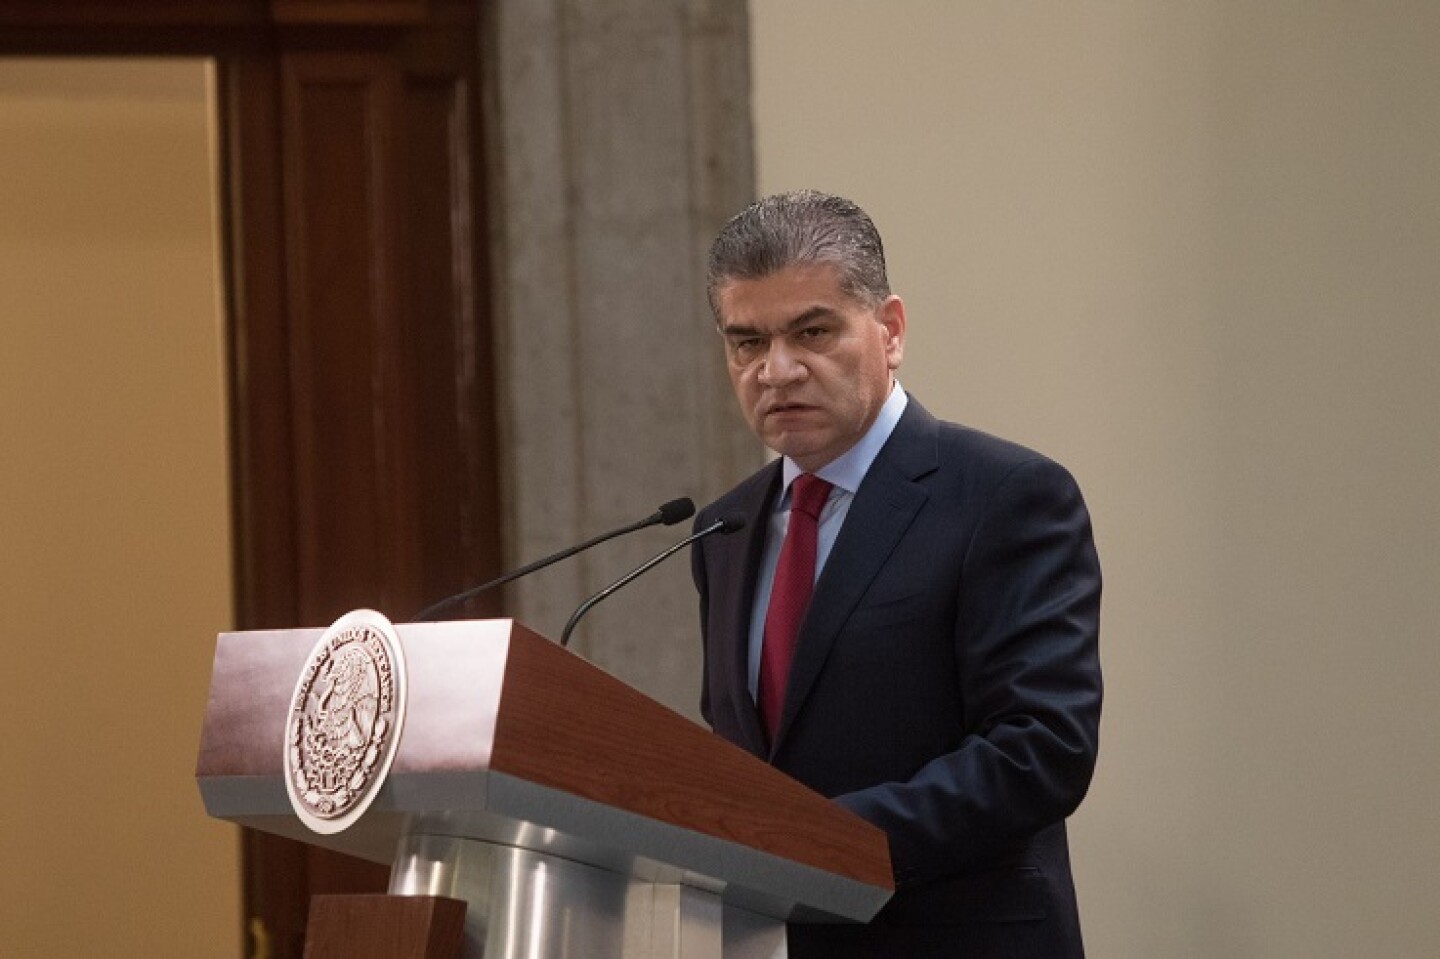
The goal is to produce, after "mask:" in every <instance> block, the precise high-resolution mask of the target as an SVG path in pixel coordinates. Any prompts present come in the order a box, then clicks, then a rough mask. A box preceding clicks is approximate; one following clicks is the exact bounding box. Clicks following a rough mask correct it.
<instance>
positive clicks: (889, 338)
mask: <svg viewBox="0 0 1440 959" xmlns="http://www.w3.org/2000/svg"><path fill="white" fill-rule="evenodd" d="M876 319H878V320H879V321H880V325H881V326H883V327H884V328H885V359H886V361H887V362H888V363H889V364H890V369H892V370H894V369H899V368H900V360H901V359H902V358H903V357H904V355H905V303H904V302H903V301H902V300H901V299H900V297H898V296H896V295H894V294H893V293H892V294H891V295H889V296H887V297H886V298H885V300H884V302H882V303H881V304H880V308H879V312H877V313H876Z"/></svg>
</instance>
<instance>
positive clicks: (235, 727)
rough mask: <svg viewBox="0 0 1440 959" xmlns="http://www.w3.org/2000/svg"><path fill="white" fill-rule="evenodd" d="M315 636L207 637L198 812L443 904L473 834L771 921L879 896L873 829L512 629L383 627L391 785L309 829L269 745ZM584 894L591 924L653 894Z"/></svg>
mask: <svg viewBox="0 0 1440 959" xmlns="http://www.w3.org/2000/svg"><path fill="white" fill-rule="evenodd" d="M322 632H323V630H319V629H303V630H283V631H255V632H246V633H225V634H222V635H221V636H220V637H219V640H218V643H217V646H216V653H215V666H214V673H213V678H212V682H211V688H210V698H209V702H208V705H207V708H206V715H205V723H204V730H203V733H202V736H201V745H200V753H199V759H198V763H197V778H198V780H199V785H200V791H201V794H202V796H203V799H204V802H205V806H206V809H207V811H208V812H209V813H210V814H211V815H212V816H216V817H219V818H223V819H227V820H230V821H232V822H236V823H240V824H243V825H246V826H251V827H254V828H257V829H261V830H266V831H269V832H273V833H277V834H280V835H285V836H289V837H291V838H295V839H299V840H302V841H304V842H308V843H314V844H317V845H322V846H327V847H329V848H333V849H338V850H340V851H342V852H346V853H349V854H351V855H357V856H361V857H364V858H367V859H371V860H374V861H377V862H389V863H392V878H391V890H392V892H396V891H402V892H427V891H428V892H439V893H441V894H446V895H449V894H453V892H454V887H453V886H450V887H445V888H436V887H434V880H433V878H432V879H426V878H425V877H426V876H433V875H438V874H439V872H444V871H446V870H452V871H453V869H455V868H459V867H460V866H463V864H464V862H466V861H468V860H470V859H473V858H474V856H476V855H480V853H477V852H475V851H474V850H470V851H464V850H460V849H459V847H458V846H457V844H465V843H472V844H478V846H477V848H478V849H480V850H481V851H482V852H483V854H484V856H483V857H482V858H484V857H488V858H486V863H487V865H485V866H484V868H486V869H497V870H498V869H500V868H501V865H502V860H504V863H508V865H505V866H504V868H505V869H506V870H509V871H508V872H507V873H505V874H506V875H509V874H516V875H518V874H519V873H520V872H524V871H525V870H530V871H531V872H533V871H534V870H533V869H532V867H531V866H529V865H526V866H523V868H522V866H519V865H516V862H517V860H514V859H513V858H511V859H507V858H505V857H507V856H513V855H516V854H518V855H521V856H523V857H527V858H525V862H527V863H528V862H530V861H531V859H533V858H534V857H542V859H543V862H542V863H541V867H540V869H539V873H540V874H544V875H549V876H551V877H552V878H551V879H549V880H547V881H550V882H552V883H553V882H556V881H558V880H556V879H554V878H553V877H555V876H559V875H561V874H564V873H565V872H566V870H570V871H571V872H573V873H574V874H575V876H576V878H575V880H574V888H579V887H580V886H583V885H586V884H591V885H593V883H594V882H595V879H594V877H597V876H598V877H609V876H618V877H621V878H622V879H623V880H624V881H625V882H626V883H631V884H633V883H636V882H640V883H646V884H658V885H662V886H667V887H668V886H674V887H679V888H681V889H683V890H686V891H687V892H686V893H685V895H682V896H680V899H681V900H683V901H685V902H690V901H691V900H687V899H686V898H685V896H686V895H689V893H690V892H697V893H699V894H701V895H703V896H712V897H715V899H716V900H717V901H718V902H719V903H721V904H722V905H723V907H724V908H725V909H727V910H738V911H739V912H740V913H744V914H747V915H752V916H758V917H762V918H764V919H766V920H768V921H771V922H774V923H779V922H783V921H786V920H791V921H795V920H799V921H865V920H868V919H869V918H871V917H872V916H873V915H874V914H875V912H877V911H878V910H879V909H880V907H881V906H882V905H883V904H884V903H885V901H886V900H887V899H888V898H889V895H890V893H891V891H892V884H891V876H890V864H889V856H888V850H887V846H886V840H885V837H884V834H883V833H881V832H880V831H879V830H878V829H876V828H874V827H872V826H870V825H869V824H867V823H865V822H863V821H861V820H860V819H859V818H857V817H855V816H854V815H852V814H851V813H849V812H847V811H846V810H844V809H842V808H840V807H839V806H837V805H835V804H834V803H831V802H829V801H828V800H826V799H825V798H824V797H822V796H819V795H818V794H816V793H814V792H813V791H811V790H809V789H807V788H806V787H804V786H802V785H800V784H799V783H796V782H795V781H794V780H791V779H790V778H788V777H787V776H785V775H784V774H782V773H780V772H778V771H776V770H775V769H773V768H771V767H769V766H768V765H766V764H765V763H763V762H760V761H759V760H757V759H755V758H754V757H752V756H750V755H749V754H747V753H745V752H744V751H743V750H740V749H739V748H737V747H735V746H733V745H732V744H730V743H728V742H725V741H724V740H722V739H720V738H719V737H717V736H715V735H714V734H712V733H710V732H709V731H708V730H705V729H702V728H700V727H699V726H696V725H695V724H694V723H692V722H690V721H689V720H687V719H685V718H684V717H682V716H680V715H678V714H676V713H674V712H672V711H671V710H669V709H666V708H665V707H663V706H661V705H659V704H657V703H655V702H654V701H652V700H650V699H649V698H647V697H646V696H644V695H642V694H641V693H639V692H637V691H635V690H633V689H631V688H630V687H628V686H626V685H625V684H624V683H622V682H620V681H619V680H617V679H615V678H614V677H612V676H610V675H608V674H607V673H605V672H603V671H601V670H600V669H598V668H596V667H594V666H593V665H591V664H590V663H588V662H586V661H585V660H583V659H581V658H580V657H578V656H576V655H575V654H573V653H571V652H569V651H567V650H564V649H561V648H560V647H558V646H556V645H555V644H553V643H551V642H549V641H547V640H545V639H543V638H542V637H540V636H537V635H536V634H534V633H533V632H531V631H529V630H527V629H526V628H525V627H523V626H520V625H518V624H515V623H513V622H512V621H510V620H481V621H464V622H450V623H425V624H413V625H400V626H397V632H398V634H399V637H400V644H401V648H402V649H403V653H404V657H405V663H406V672H407V674H408V689H409V691H408V706H407V710H406V718H405V722H404V727H403V731H402V735H401V737H400V742H399V745H398V749H397V752H396V754H395V758H394V762H393V764H392V766H391V769H390V773H389V776H388V778H387V779H386V781H385V783H384V785H383V786H382V787H381V788H380V790H379V792H378V793H377V795H376V797H375V799H374V801H373V803H372V804H371V806H370V808H369V810H368V811H367V812H366V813H365V815H364V816H363V817H361V818H360V819H359V820H358V821H357V822H356V823H355V824H354V825H352V826H351V827H350V828H349V829H347V830H345V831H343V832H339V833H335V834H332V835H320V834H317V833H313V832H311V831H310V830H309V829H308V828H307V827H306V826H305V825H303V824H302V823H301V822H300V820H299V819H298V818H297V817H296V816H295V814H294V812H293V811H292V809H291V807H290V802H289V798H288V796H287V794H286V789H285V783H284V779H283V758H282V743H283V740H284V727H285V723H286V720H287V717H288V709H289V705H290V704H289V699H290V697H291V695H292V694H293V692H294V688H295V681H296V678H297V677H298V676H299V675H300V671H301V668H302V666H303V664H304V662H305V661H306V659H307V657H308V656H309V653H310V651H311V649H312V647H313V646H314V644H315V642H316V641H317V640H318V638H319V637H320V635H321V633H322ZM437 848H441V849H442V851H441V852H438V853H437V852H434V850H435V849H437ZM511 851H518V853H514V852H511ZM546 864H548V865H546ZM437 870H438V871H439V872H437ZM547 870H548V872H547ZM585 870H592V871H596V872H593V874H592V872H587V871H585ZM489 882H490V881H489V880H486V883H489ZM566 882H567V883H568V882H569V880H566ZM427 883H428V884H429V885H427ZM482 886H484V887H485V888H488V886H485V884H483V883H482ZM557 888H558V887H557ZM566 888H571V886H568V885H567V886H566ZM595 888H597V889H598V888H600V887H598V886H596V887H595ZM490 894H491V893H489V892H486V893H484V895H490ZM476 895H480V894H479V893H477V894H476ZM584 895H586V896H589V897H590V900H591V901H592V902H593V903H596V905H594V909H595V910H597V911H599V912H602V913H607V914H608V913H613V912H615V911H616V910H621V911H624V910H631V909H633V908H634V901H635V900H636V899H637V897H640V896H642V895H643V896H649V897H650V898H651V899H656V897H655V895H654V894H652V893H650V892H643V893H637V892H636V889H635V887H633V885H632V886H627V887H625V889H623V890H620V891H615V892H593V893H585V894H584ZM667 895H668V894H667ZM540 898H541V899H543V898H544V896H541V897H540ZM661 898H663V897H661ZM656 901H658V899H657V900H656ZM691 904H692V906H693V905H694V903H693V902H692V903H691ZM471 905H472V910H474V909H476V908H481V909H482V910H483V903H482V904H479V905H478V906H477V904H476V903H474V902H472V904H471ZM549 907H550V906H547V905H546V904H544V903H540V904H536V903H531V904H529V905H527V906H524V908H549ZM506 908H510V909H515V908H521V907H520V906H517V905H515V904H514V903H511V904H510V905H509V906H507V907H506ZM695 908H699V909H700V911H701V912H704V908H703V907H695ZM471 921H472V922H479V921H481V920H480V919H478V918H476V917H475V916H472V920H471ZM667 921H668V920H667ZM727 922H728V920H727ZM651 938H653V936H652V937H651ZM624 948H625V949H627V950H628V949H629V948H630V947H629V946H626V947H624ZM579 954H580V955H584V954H585V953H579ZM616 954H617V955H618V954H622V953H616ZM623 954H625V955H630V954H632V953H631V952H628V951H626V952H624V953H623ZM634 954H637V955H638V954H640V953H634ZM728 954H729V953H727V955H728ZM757 954H758V953H757ZM557 955H558V953H557ZM596 955H599V953H596ZM646 955H649V953H646Z"/></svg>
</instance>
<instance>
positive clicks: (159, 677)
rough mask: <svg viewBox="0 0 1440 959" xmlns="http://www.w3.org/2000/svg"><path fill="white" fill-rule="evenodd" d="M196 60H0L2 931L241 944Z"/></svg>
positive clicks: (10, 945)
mask: <svg viewBox="0 0 1440 959" xmlns="http://www.w3.org/2000/svg"><path fill="white" fill-rule="evenodd" d="M211 101H212V95H211V91H210V89H209V71H208V68H207V67H206V65H205V64H204V63H202V62H200V61H174V62H169V63H159V62H148V61H128V62H125V63H120V62H113V61H112V62H105V61H88V62H85V61H75V62H70V63H58V62H52V61H36V60H0V171H3V177H0V358H3V371H4V374H3V376H0V544H3V551H0V633H3V639H0V650H3V660H0V677H3V683H0V686H3V690H4V692H3V696H0V716H3V717H4V719H5V733H4V736H3V746H0V755H3V763H0V821H3V827H0V863H3V866H0V953H3V954H4V955H6V956H181V955H184V956H208V955H220V956H223V955H235V954H236V953H237V952H238V943H239V937H238V929H239V913H240V906H239V871H238V865H237V861H238V853H237V839H236V835H235V833H234V831H233V829H232V828H231V827H229V826H226V825H224V824H218V823H214V822H211V821H209V820H207V819H206V818H205V816H204V812H203V809H202V807H201V804H200V799H199V796H198V793H197V792H196V789H195V785H194V762H195V748H196V744H197V740H198V736H199V729H200V719H201V715H202V712H203V709H204V698H205V692H206V687H207V684H208V679H209V667H210V656H211V652H212V649H213V637H214V634H215V633H216V631H218V630H220V629H222V628H226V627H227V626H228V624H229V621H230V568H229V555H230V554H229V533H228V512H227V511H228V506H227V500H226V496H227V493H226V490H227V480H226V455H225V424H224V388H223V381H222V370H223V366H222V354H221V350H222V346H221V326H220V322H219V299H218V295H217V273H216V247H215V216H214V210H213V205H212V201H211V196H212V183H213V180H212V166H213V160H212V156H213V154H212V151H211V144H210V139H211V132H210V119H211V115H212V111H211Z"/></svg>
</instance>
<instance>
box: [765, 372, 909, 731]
mask: <svg viewBox="0 0 1440 959" xmlns="http://www.w3.org/2000/svg"><path fill="white" fill-rule="evenodd" d="M936 435H937V424H936V422H935V419H934V417H932V416H931V415H930V414H929V413H928V412H926V411H925V409H924V408H922V407H921V406H920V404H919V403H917V402H916V401H915V400H914V399H913V398H912V399H911V400H910V402H909V404H908V405H907V406H906V408H905V413H904V415H903V416H902V417H901V418H900V422H899V423H897V424H896V426H895V431H894V432H893V433H891V434H890V439H889V440H887V441H886V443H885V446H884V447H882V448H881V450H880V454H879V455H878V456H877V457H876V458H875V462H874V463H872V464H871V466H870V470H869V472H868V473H866V475H865V479H864V481H863V482H862V483H861V484H860V488H859V489H858V490H856V492H855V499H854V501H853V502H851V504H850V511H849V513H848V514H846V517H845V525H844V526H843V527H842V528H841V530H840V536H839V538H838V539H836V541H835V546H834V547H833V548H832V549H831V551H830V557H829V559H827V560H826V562H825V568H824V569H823V570H822V571H821V573H820V579H819V580H818V581H817V582H816V584H815V592H814V595H813V596H812V598H811V601H810V608H809V611H808V612H807V613H806V615H805V621H804V623H803V624H802V625H801V627H800V641H799V644H798V646H797V648H796V650H795V659H794V661H793V662H792V663H791V664H790V678H789V682H788V685H787V688H786V691H785V708H784V711H783V713H782V714H781V717H780V727H779V730H778V731H777V734H776V737H775V742H774V743H773V744H772V745H771V749H770V755H771V756H772V757H773V756H775V754H776V752H777V751H778V749H779V747H780V746H781V744H783V743H784V741H785V734H786V733H787V732H788V731H789V728H790V726H791V725H792V724H793V723H794V720H795V717H796V715H797V714H799V712H800V711H801V710H802V709H803V708H804V705H805V699H806V697H807V696H808V695H809V693H810V690H811V688H812V687H813V686H814V684H815V681H816V679H817V678H818V677H819V676H820V673H821V670H822V669H823V668H824V666H825V660H826V659H827V658H828V657H829V655H830V649H831V648H832V647H833V646H834V643H835V638H836V637H837V636H838V635H839V633H840V630H841V627H843V626H844V625H845V621H846V620H847V619H849V618H850V615H851V614H852V613H853V612H854V611H855V608H856V606H858V605H859V603H860V597H861V596H863V595H864V594H865V591H866V590H867V589H868V588H869V587H870V583H871V582H872V581H873V580H874V579H875V577H876V576H877V575H878V574H879V572H880V570H881V568H883V567H884V565H885V563H886V562H887V561H888V560H889V559H890V556H891V554H892V553H893V552H894V550H895V547H896V546H897V545H898V544H899V542H900V539H901V537H902V536H904V534H905V531H906V530H907V529H909V527H910V525H911V523H913V522H914V520H915V516H916V514H917V513H919V512H920V508H921V506H923V505H924V504H925V501H926V499H928V498H929V494H928V493H927V492H926V491H925V488H924V487H923V486H922V485H921V484H920V483H918V482H916V480H918V479H919V478H920V477H921V476H924V475H925V474H926V473H929V472H932V471H933V470H934V469H935V468H936V465H937V463H938V453H937V450H936ZM751 595H752V597H753V595H754V592H753V584H752V587H751Z"/></svg>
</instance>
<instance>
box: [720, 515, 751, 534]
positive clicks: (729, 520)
mask: <svg viewBox="0 0 1440 959" xmlns="http://www.w3.org/2000/svg"><path fill="white" fill-rule="evenodd" d="M720 524H721V525H720V532H721V534H722V535H724V534H728V533H734V532H737V531H739V530H742V529H744V528H745V514H744V513H728V514H726V515H725V516H722V517H720Z"/></svg>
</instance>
